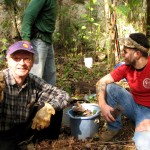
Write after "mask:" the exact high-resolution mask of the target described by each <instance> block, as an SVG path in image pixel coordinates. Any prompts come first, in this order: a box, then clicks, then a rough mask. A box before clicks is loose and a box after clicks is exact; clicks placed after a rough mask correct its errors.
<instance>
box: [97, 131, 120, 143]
mask: <svg viewBox="0 0 150 150" xmlns="http://www.w3.org/2000/svg"><path fill="white" fill-rule="evenodd" d="M118 133H119V130H106V131H104V132H102V133H101V135H100V140H101V141H103V142H107V141H110V140H111V139H112V138H114V137H115V136H116V135H117V134H118Z"/></svg>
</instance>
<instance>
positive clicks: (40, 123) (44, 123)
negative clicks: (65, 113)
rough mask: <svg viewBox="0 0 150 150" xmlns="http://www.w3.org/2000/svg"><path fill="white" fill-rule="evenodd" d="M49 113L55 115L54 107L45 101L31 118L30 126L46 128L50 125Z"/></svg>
mask: <svg viewBox="0 0 150 150" xmlns="http://www.w3.org/2000/svg"><path fill="white" fill-rule="evenodd" d="M51 115H55V109H54V108H53V107H52V106H51V105H50V104H49V103H47V102H44V106H43V107H42V108H41V109H40V110H38V111H37V113H36V115H35V117H34V118H33V123H32V126H31V128H32V129H37V130H41V129H44V128H47V127H48V126H49V125H50V120H51Z"/></svg>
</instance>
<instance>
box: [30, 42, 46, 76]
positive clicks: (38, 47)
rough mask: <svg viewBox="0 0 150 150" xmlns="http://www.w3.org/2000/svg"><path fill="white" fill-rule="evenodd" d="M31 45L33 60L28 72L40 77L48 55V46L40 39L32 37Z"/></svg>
mask: <svg viewBox="0 0 150 150" xmlns="http://www.w3.org/2000/svg"><path fill="white" fill-rule="evenodd" d="M31 45H32V46H33V49H34V51H35V62H34V65H33V67H32V69H31V71H30V72H31V73H33V74H35V75H37V76H38V77H40V78H42V77H43V72H44V67H45V62H46V58H47V55H48V47H47V45H46V43H45V42H43V41H42V40H41V39H32V40H31Z"/></svg>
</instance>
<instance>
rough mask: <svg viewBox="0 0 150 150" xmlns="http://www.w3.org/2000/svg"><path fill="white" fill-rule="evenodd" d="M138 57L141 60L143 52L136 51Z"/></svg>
mask: <svg viewBox="0 0 150 150" xmlns="http://www.w3.org/2000/svg"><path fill="white" fill-rule="evenodd" d="M135 54H136V57H137V58H138V59H139V58H140V57H141V56H142V54H141V52H140V51H136V53H135Z"/></svg>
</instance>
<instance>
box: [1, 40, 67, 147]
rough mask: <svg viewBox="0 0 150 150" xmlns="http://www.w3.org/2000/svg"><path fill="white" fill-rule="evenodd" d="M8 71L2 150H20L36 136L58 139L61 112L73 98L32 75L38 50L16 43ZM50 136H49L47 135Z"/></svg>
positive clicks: (11, 49)
mask: <svg viewBox="0 0 150 150" xmlns="http://www.w3.org/2000/svg"><path fill="white" fill-rule="evenodd" d="M6 58H7V62H8V68H7V69H5V70H3V71H2V74H3V80H2V81H4V85H3V86H2V87H1V88H0V89H1V93H3V97H1V101H0V150H17V149H18V147H17V146H18V144H19V143H20V142H21V141H22V140H24V139H26V138H27V137H30V136H31V135H34V136H35V137H40V136H41V135H43V134H45V133H47V131H48V133H47V134H48V135H47V137H46V138H51V139H55V138H58V135H59V129H60V126H61V118H60V115H59V113H60V111H61V110H62V109H63V108H64V107H65V106H66V105H67V103H68V99H69V95H68V94H67V93H66V92H65V91H63V90H60V89H58V88H57V87H54V86H52V85H50V84H48V83H46V82H45V81H44V80H43V79H41V78H39V77H37V76H36V75H33V74H31V73H29V72H30V70H31V68H32V66H33V63H34V50H33V48H32V46H31V45H30V44H29V43H28V42H26V41H18V42H16V43H14V44H12V45H11V46H10V47H9V48H8V50H7V52H6ZM45 136H46V135H45Z"/></svg>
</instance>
